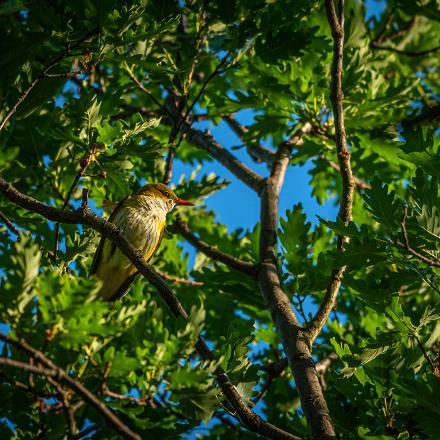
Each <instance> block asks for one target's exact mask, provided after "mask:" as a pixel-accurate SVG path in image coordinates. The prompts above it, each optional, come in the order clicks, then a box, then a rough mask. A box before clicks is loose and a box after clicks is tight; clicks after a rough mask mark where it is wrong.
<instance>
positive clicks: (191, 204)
mask: <svg viewBox="0 0 440 440" xmlns="http://www.w3.org/2000/svg"><path fill="white" fill-rule="evenodd" d="M174 203H175V204H176V205H187V206H193V205H194V203H191V202H188V200H183V199H176V200H174Z"/></svg>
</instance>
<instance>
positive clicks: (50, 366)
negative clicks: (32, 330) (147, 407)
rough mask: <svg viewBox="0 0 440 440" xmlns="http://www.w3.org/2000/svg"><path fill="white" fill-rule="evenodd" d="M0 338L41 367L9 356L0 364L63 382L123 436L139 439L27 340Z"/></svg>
mask: <svg viewBox="0 0 440 440" xmlns="http://www.w3.org/2000/svg"><path fill="white" fill-rule="evenodd" d="M0 339H1V340H2V341H4V342H6V343H8V344H11V345H13V346H14V347H16V348H17V349H19V350H21V351H23V352H25V353H27V354H28V355H29V356H31V357H32V358H34V360H36V361H38V362H40V363H41V364H42V365H43V367H41V366H36V365H31V364H27V363H25V362H20V361H16V360H14V359H9V358H0V365H6V366H10V367H14V368H20V369H22V370H26V371H30V372H32V373H35V374H40V375H43V376H47V377H52V378H53V379H54V380H56V381H57V382H61V383H64V384H65V385H67V386H68V387H69V388H70V389H72V390H73V391H75V392H76V393H78V395H80V396H81V397H82V398H83V399H84V400H86V401H87V402H89V403H90V404H91V405H92V406H94V407H95V408H96V409H97V410H98V411H99V412H100V413H101V414H102V416H103V417H105V419H106V420H107V421H108V422H109V423H110V425H111V426H113V428H114V429H115V430H116V431H117V432H119V433H120V434H121V435H122V436H123V437H124V438H130V439H135V440H140V439H141V437H140V436H139V435H138V434H136V433H135V432H133V431H132V430H131V429H130V428H129V427H128V426H126V425H125V424H124V423H123V422H122V421H121V420H120V419H119V418H118V417H117V416H116V415H115V414H113V412H112V411H110V409H109V408H107V406H106V405H105V404H104V403H103V402H101V401H100V400H99V399H98V398H97V397H96V396H95V395H94V394H93V393H92V392H91V391H89V390H88V389H87V388H86V387H85V386H84V385H83V384H82V383H81V382H79V381H78V380H76V379H74V378H72V377H70V376H69V375H68V374H67V373H66V372H65V371H64V370H63V369H62V368H60V367H58V366H57V365H55V364H54V363H53V362H52V361H51V360H50V359H48V358H47V357H46V356H45V355H44V354H43V353H42V352H41V351H39V350H36V349H35V348H33V347H31V346H30V345H29V344H28V343H27V342H25V341H23V340H21V341H17V340H15V339H12V338H11V337H9V336H7V335H5V334H3V333H0Z"/></svg>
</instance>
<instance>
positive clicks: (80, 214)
mask: <svg viewBox="0 0 440 440" xmlns="http://www.w3.org/2000/svg"><path fill="white" fill-rule="evenodd" d="M0 191H1V192H2V193H3V194H4V196H5V197H6V198H7V199H8V200H10V201H11V202H13V203H15V204H17V205H18V206H20V207H22V208H24V209H28V210H30V211H33V212H36V213H38V214H40V215H42V216H43V217H45V218H47V219H48V220H51V221H59V222H63V223H68V224H82V225H85V226H89V227H90V228H92V229H94V230H95V231H98V232H100V233H101V234H102V235H103V236H104V237H106V238H107V239H108V240H110V241H112V242H113V243H114V244H116V246H117V247H118V248H119V249H120V250H121V251H122V253H123V254H124V255H125V256H126V257H127V258H128V259H129V260H130V261H131V263H132V264H133V265H134V266H135V267H136V269H137V270H138V271H139V273H141V274H142V275H143V276H145V278H147V280H148V281H150V283H151V284H152V285H153V286H154V287H155V288H156V289H157V291H158V293H159V295H160V296H161V298H162V299H163V300H164V301H165V303H166V304H167V305H168V307H169V309H170V310H171V312H172V313H173V314H174V315H175V316H181V317H183V318H184V319H185V320H187V319H188V313H187V312H186V310H185V309H184V308H183V306H182V305H181V303H180V302H179V300H178V299H177V297H176V295H175V293H174V292H173V290H172V289H171V288H170V287H169V286H168V285H167V284H166V283H165V281H164V280H163V279H162V278H161V277H160V275H159V274H158V273H157V272H156V271H155V270H154V268H153V267H152V266H151V265H149V264H148V263H146V262H145V261H144V256H143V255H142V254H141V253H140V252H139V251H137V250H136V249H135V248H134V247H133V246H132V245H131V243H130V242H129V241H128V240H127V239H126V238H125V237H124V235H122V233H121V232H120V230H119V229H118V228H117V227H116V226H115V225H114V224H112V223H110V222H107V221H105V220H102V219H100V218H99V217H97V216H96V215H95V214H94V213H92V212H91V211H90V210H89V209H80V210H78V211H73V212H72V211H62V210H59V209H56V208H53V207H51V206H48V205H45V204H44V203H41V202H39V201H37V200H35V199H33V198H32V197H29V196H27V195H25V194H22V193H20V192H19V191H17V190H16V189H15V188H14V187H13V186H12V185H10V184H9V183H8V182H7V181H6V180H5V179H4V178H3V177H2V176H0ZM196 349H197V351H198V352H199V354H200V355H201V356H202V358H203V359H208V360H214V359H215V357H214V354H213V353H212V351H211V350H210V349H209V348H208V346H207V345H206V343H205V341H204V340H203V339H202V338H199V341H198V342H197V344H196ZM215 375H216V377H217V381H218V383H219V385H220V387H221V389H222V391H223V393H224V395H225V396H226V398H227V400H228V401H229V403H230V405H231V407H232V408H233V409H234V410H235V411H236V413H237V415H238V416H239V417H240V419H241V420H242V422H243V423H244V425H245V426H246V427H247V428H248V429H249V430H250V431H253V432H257V433H259V434H261V435H264V436H266V437H268V438H271V439H286V440H298V437H296V436H294V435H292V434H289V433H288V432H285V431H283V430H281V429H280V428H277V427H276V426H274V425H271V424H270V423H267V422H265V421H264V420H263V419H262V418H261V417H260V416H258V415H257V414H255V413H254V412H253V411H252V410H251V409H250V408H249V407H248V406H247V405H246V404H245V402H244V401H243V399H242V397H241V396H240V394H239V392H238V390H237V388H236V387H235V386H234V385H233V384H232V383H231V382H230V380H229V377H228V376H227V374H226V373H225V371H224V370H223V369H222V368H221V367H218V368H217V370H216V371H215ZM67 377H68V378H69V379H71V378H70V377H69V376H67ZM71 380H73V379H71Z"/></svg>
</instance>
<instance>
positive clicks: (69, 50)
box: [0, 27, 99, 131]
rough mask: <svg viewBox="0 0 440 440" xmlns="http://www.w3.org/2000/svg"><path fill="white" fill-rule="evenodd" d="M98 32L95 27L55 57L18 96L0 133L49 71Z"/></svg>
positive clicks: (2, 124)
mask: <svg viewBox="0 0 440 440" xmlns="http://www.w3.org/2000/svg"><path fill="white" fill-rule="evenodd" d="M98 32H99V27H96V28H95V29H92V30H91V31H90V32H88V33H87V34H86V35H85V36H84V37H82V38H80V39H79V40H78V41H77V42H76V43H74V44H72V45H68V46H67V48H66V49H65V50H63V51H62V52H61V53H60V54H59V55H58V56H56V57H55V58H54V59H53V60H52V61H51V62H50V63H49V64H48V65H47V66H46V67H45V68H44V69H43V70H42V71H41V72H40V73H39V74H38V75H37V76H36V78H35V79H33V80H32V82H31V83H30V85H29V86H28V88H27V89H26V90H25V91H24V92H23V93H22V94H21V95H20V96H19V98H18V99H17V101H16V103H15V104H14V106H13V107H12V108H11V110H9V112H8V113H7V115H6V116H5V117H4V118H3V120H2V121H1V123H0V131H2V130H3V128H4V126H5V125H6V123H7V122H8V121H9V119H10V118H11V117H12V116H13V115H14V114H15V112H16V111H17V109H18V107H19V106H20V105H21V104H22V102H23V101H24V100H25V99H26V98H27V96H28V95H29V93H30V92H31V91H32V90H33V88H34V87H35V86H36V85H37V84H38V83H39V82H40V80H41V79H43V78H44V77H46V76H47V74H48V73H49V71H50V70H51V69H52V68H53V67H55V66H56V65H57V64H58V63H59V62H60V61H61V60H63V59H64V58H66V57H67V56H69V55H70V54H71V53H72V50H73V49H76V48H77V47H79V46H80V45H81V44H82V43H84V42H85V41H87V40H88V39H89V38H91V37H92V36H94V35H95V34H97V33H98Z"/></svg>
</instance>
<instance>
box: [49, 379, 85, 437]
mask: <svg viewBox="0 0 440 440" xmlns="http://www.w3.org/2000/svg"><path fill="white" fill-rule="evenodd" d="M47 381H48V382H49V383H51V384H52V385H53V386H54V387H55V389H56V390H57V392H58V394H59V395H60V396H61V399H62V401H63V410H64V414H65V417H66V421H67V426H68V427H69V436H70V437H72V436H73V435H75V434H76V433H77V432H78V428H77V426H76V420H75V412H74V411H73V410H72V407H71V405H70V402H69V395H68V393H67V392H66V390H64V389H63V387H62V386H61V385H60V384H59V383H58V382H57V381H55V380H53V379H52V378H51V377H47Z"/></svg>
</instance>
